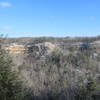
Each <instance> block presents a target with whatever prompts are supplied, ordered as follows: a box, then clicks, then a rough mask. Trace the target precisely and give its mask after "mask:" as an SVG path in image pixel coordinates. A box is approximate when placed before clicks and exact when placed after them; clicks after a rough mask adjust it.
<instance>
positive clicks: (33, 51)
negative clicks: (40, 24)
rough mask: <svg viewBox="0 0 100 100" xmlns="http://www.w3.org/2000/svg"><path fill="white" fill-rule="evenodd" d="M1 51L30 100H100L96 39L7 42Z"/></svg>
mask: <svg viewBox="0 0 100 100" xmlns="http://www.w3.org/2000/svg"><path fill="white" fill-rule="evenodd" d="M2 47H3V48H4V49H5V50H6V52H7V53H8V54H9V55H10V56H11V57H12V59H13V63H14V64H15V65H16V67H14V69H16V71H18V73H19V75H20V77H21V79H22V80H23V86H24V87H25V89H26V90H27V89H28V91H29V92H31V98H32V99H30V100H34V99H35V100H100V94H99V93H100V85H99V84H100V37H84V38H82V37H78V38H70V37H66V38H52V37H50V38H46V37H43V38H16V39H13V38H12V39H10V38H8V39H6V40H5V42H4V44H3V46H2ZM95 84H96V85H95ZM92 85H93V86H92ZM88 86H89V87H88ZM85 93H86V94H85ZM50 98H51V99H50ZM76 98H77V99H76ZM80 98H81V99H80ZM84 98H85V99H84Z"/></svg>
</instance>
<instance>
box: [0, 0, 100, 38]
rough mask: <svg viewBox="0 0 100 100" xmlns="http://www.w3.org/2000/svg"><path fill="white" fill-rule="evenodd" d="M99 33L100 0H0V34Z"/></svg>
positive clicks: (54, 34) (15, 35) (53, 34)
mask: <svg viewBox="0 0 100 100" xmlns="http://www.w3.org/2000/svg"><path fill="white" fill-rule="evenodd" d="M2 33H3V34H8V36H9V37H31V36H58V37H63V36H96V35H100V0H0V34H2Z"/></svg>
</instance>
